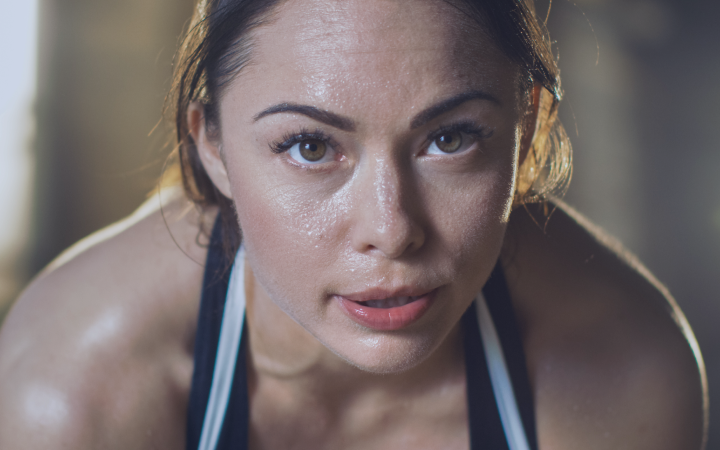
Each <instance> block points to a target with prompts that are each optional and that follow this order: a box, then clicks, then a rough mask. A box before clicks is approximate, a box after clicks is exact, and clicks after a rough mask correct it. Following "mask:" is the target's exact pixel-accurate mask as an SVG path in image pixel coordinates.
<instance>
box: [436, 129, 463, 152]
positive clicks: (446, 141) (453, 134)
mask: <svg viewBox="0 0 720 450" xmlns="http://www.w3.org/2000/svg"><path fill="white" fill-rule="evenodd" d="M434 142H435V145H436V146H437V148H438V149H440V150H441V151H443V152H445V153H453V152H455V151H457V149H459V148H460V146H461V145H462V134H461V133H460V132H459V131H450V132H447V133H443V134H441V135H440V136H438V137H437V138H436V139H435V141H434Z"/></svg>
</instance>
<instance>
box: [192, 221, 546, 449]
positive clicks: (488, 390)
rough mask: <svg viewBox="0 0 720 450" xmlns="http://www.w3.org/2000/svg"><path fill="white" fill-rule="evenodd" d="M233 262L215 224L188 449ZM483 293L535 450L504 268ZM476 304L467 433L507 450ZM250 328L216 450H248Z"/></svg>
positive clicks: (470, 319)
mask: <svg viewBox="0 0 720 450" xmlns="http://www.w3.org/2000/svg"><path fill="white" fill-rule="evenodd" d="M229 267H230V263H229V261H228V260H227V257H226V255H225V252H224V250H223V247H222V243H221V231H220V221H219V220H218V221H217V222H216V223H215V226H214V228H213V232H212V236H211V239H210V245H209V248H208V253H207V261H206V263H205V275H204V279H203V288H202V297H201V301H200V313H199V315H198V326H197V333H196V336H195V349H194V363H195V367H194V372H193V377H192V386H191V390H190V399H189V403H188V421H187V441H186V442H187V450H197V448H198V446H199V443H200V435H201V433H202V428H203V422H204V419H205V412H206V409H207V405H208V399H209V396H210V388H211V385H212V378H213V369H214V367H215V358H216V354H217V348H218V341H219V338H220V326H221V323H222V318H223V311H224V307H225V299H226V296H227V291H228V284H229V276H230V270H229ZM483 294H484V295H485V299H486V302H487V305H488V309H489V310H490V314H491V316H492V319H493V321H494V323H495V326H496V328H497V334H498V337H499V340H500V343H501V346H502V352H503V354H504V356H505V361H506V364H507V367H508V372H509V375H510V380H511V383H512V387H513V390H514V393H515V398H516V400H517V405H518V409H519V411H520V417H521V419H522V424H523V426H524V429H525V433H526V436H527V440H528V443H529V446H530V449H532V450H536V449H537V438H536V432H535V411H534V406H533V397H532V391H531V389H530V383H529V378H528V375H527V368H526V366H525V356H524V352H523V347H522V340H521V337H520V332H519V329H518V326H517V322H516V319H515V313H514V311H513V307H512V303H511V302H510V296H509V293H508V290H507V286H506V284H505V278H504V276H503V273H502V270H501V269H500V265H499V264H498V265H497V266H496V267H495V269H494V270H493V272H492V274H491V276H490V278H489V279H488V281H487V283H486V284H485V286H484V287H483ZM475 317H476V315H475V303H473V304H472V305H471V306H470V308H469V309H468V310H467V311H466V312H465V314H464V315H463V317H462V319H461V321H462V328H463V345H464V353H465V368H466V369H465V370H466V379H467V401H468V404H467V406H468V429H469V432H470V449H471V450H481V449H489V450H509V447H508V442H507V439H506V437H505V431H504V429H503V424H502V421H501V419H500V414H499V411H498V405H497V402H496V399H495V394H494V393H493V388H492V385H491V381H490V374H489V372H488V367H487V364H486V361H485V353H484V349H483V344H482V341H481V338H480V331H479V329H478V322H477V320H476V319H475ZM246 333H247V327H243V337H242V339H241V344H240V351H239V352H238V356H237V361H236V363H235V373H234V377H233V381H232V388H231V390H230V397H229V399H228V403H227V409H226V411H225V418H224V420H223V424H222V428H221V431H220V435H219V439H218V443H217V446H216V449H217V450H230V449H232V450H246V449H247V448H248V440H249V429H248V425H249V417H250V415H249V399H248V392H247V367H246V351H247V336H246Z"/></svg>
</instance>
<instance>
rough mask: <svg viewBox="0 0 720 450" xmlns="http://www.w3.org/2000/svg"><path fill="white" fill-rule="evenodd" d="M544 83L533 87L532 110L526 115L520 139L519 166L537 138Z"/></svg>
mask: <svg viewBox="0 0 720 450" xmlns="http://www.w3.org/2000/svg"><path fill="white" fill-rule="evenodd" d="M542 89H543V88H542V85H540V84H539V83H535V84H534V85H533V89H532V105H531V110H530V111H529V112H528V113H527V114H526V115H525V122H524V124H523V135H522V140H521V141H520V155H519V159H518V166H520V165H522V163H523V162H524V161H525V157H527V155H528V152H529V151H530V146H531V145H532V142H533V139H534V138H535V132H536V131H537V119H538V111H539V110H540V93H541V92H542Z"/></svg>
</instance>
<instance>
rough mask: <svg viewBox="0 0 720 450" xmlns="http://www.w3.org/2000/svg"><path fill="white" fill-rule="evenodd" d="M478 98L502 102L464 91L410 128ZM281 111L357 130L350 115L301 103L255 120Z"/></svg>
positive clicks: (429, 110)
mask: <svg viewBox="0 0 720 450" xmlns="http://www.w3.org/2000/svg"><path fill="white" fill-rule="evenodd" d="M477 99H480V100H488V101H490V102H492V103H495V104H497V105H499V104H500V100H498V99H497V98H496V97H495V96H493V95H491V94H489V93H487V92H484V91H469V92H463V93H461V94H458V95H455V96H453V97H450V98H448V99H446V100H442V101H441V102H439V103H436V104H434V105H432V106H430V107H429V108H426V109H424V110H423V111H421V112H419V113H418V114H416V115H415V117H414V118H413V119H412V121H411V123H410V129H411V130H412V129H415V128H418V127H421V126H423V125H425V124H426V123H428V122H429V121H431V120H432V119H434V118H436V117H437V116H439V115H442V114H444V113H446V112H448V111H451V110H453V109H455V108H457V107H458V106H460V105H462V104H463V103H465V102H468V101H470V100H477ZM279 113H296V114H302V115H304V116H307V117H309V118H311V119H314V120H317V121H318V122H322V123H324V124H327V125H330V126H331V127H335V128H338V129H340V130H343V131H355V129H356V126H355V122H354V121H353V120H352V119H350V118H349V117H345V116H341V115H340V114H335V113H333V112H330V111H327V110H324V109H320V108H317V107H315V106H310V105H300V104H297V103H278V104H277V105H274V106H271V107H269V108H267V109H264V110H262V111H260V112H259V113H258V114H256V115H255V117H253V121H254V122H257V121H258V120H260V119H262V118H263V117H266V116H270V115H272V114H279Z"/></svg>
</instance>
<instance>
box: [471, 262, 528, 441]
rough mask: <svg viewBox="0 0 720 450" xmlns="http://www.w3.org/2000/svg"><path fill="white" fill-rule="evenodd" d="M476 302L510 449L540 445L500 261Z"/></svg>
mask: <svg viewBox="0 0 720 450" xmlns="http://www.w3.org/2000/svg"><path fill="white" fill-rule="evenodd" d="M475 303H476V308H475V315H476V317H477V323H478V327H479V329H480V334H481V336H482V343H483V349H484V353H485V360H486V363H487V370H488V372H489V374H490V379H491V382H492V388H493V393H494V394H495V401H496V403H497V407H498V412H499V414H500V417H501V420H502V423H503V429H504V431H505V435H506V437H507V442H508V445H509V447H510V450H526V449H527V450H530V449H533V450H534V449H537V434H536V430H535V406H534V401H533V393H532V389H531V387H530V378H529V376H528V372H527V366H526V362H525V351H524V348H523V342H522V336H521V334H520V329H519V327H518V323H517V318H516V316H515V311H514V309H513V306H512V300H511V298H510V293H509V292H508V289H507V283H506V281H505V276H504V274H503V271H502V268H501V267H500V264H499V263H498V264H497V265H496V267H495V269H494V270H493V273H492V274H491V276H490V279H489V280H488V281H487V283H486V284H485V286H484V287H483V290H482V292H481V293H480V294H479V295H478V298H477V300H476V302H475Z"/></svg>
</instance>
